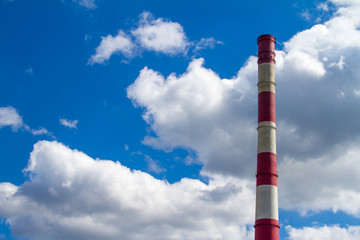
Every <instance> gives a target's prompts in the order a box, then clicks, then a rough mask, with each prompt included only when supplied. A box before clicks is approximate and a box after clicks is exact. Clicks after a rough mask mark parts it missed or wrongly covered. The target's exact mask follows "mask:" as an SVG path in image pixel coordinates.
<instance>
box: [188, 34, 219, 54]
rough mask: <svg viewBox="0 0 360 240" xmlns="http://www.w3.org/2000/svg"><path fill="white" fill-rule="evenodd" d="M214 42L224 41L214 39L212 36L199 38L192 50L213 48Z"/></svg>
mask: <svg viewBox="0 0 360 240" xmlns="http://www.w3.org/2000/svg"><path fill="white" fill-rule="evenodd" d="M216 44H224V43H223V42H222V41H219V40H216V39H215V38H214V37H209V38H201V39H200V41H198V42H197V43H196V44H195V49H194V51H199V50H201V49H205V48H214V47H215V45H216Z"/></svg>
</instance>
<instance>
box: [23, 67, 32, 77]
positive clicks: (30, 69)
mask: <svg viewBox="0 0 360 240" xmlns="http://www.w3.org/2000/svg"><path fill="white" fill-rule="evenodd" d="M25 72H26V73H27V74H29V75H30V76H33V75H34V70H33V68H32V67H28V68H27V69H26V70H25Z"/></svg>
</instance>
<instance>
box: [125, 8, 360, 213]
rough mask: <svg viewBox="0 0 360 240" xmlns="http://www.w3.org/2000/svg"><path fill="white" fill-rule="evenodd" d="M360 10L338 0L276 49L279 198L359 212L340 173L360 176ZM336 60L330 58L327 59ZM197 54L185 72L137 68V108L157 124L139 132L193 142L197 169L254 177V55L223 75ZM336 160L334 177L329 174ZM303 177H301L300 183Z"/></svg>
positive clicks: (162, 142)
mask: <svg viewBox="0 0 360 240" xmlns="http://www.w3.org/2000/svg"><path fill="white" fill-rule="evenodd" d="M358 12H360V6H359V5H351V6H350V7H346V6H342V7H341V8H339V10H338V11H337V12H336V13H335V14H334V16H333V17H332V18H331V19H330V20H329V21H327V22H325V23H324V24H318V25H315V26H313V27H312V28H310V29H308V30H305V31H302V32H299V33H297V34H296V35H295V36H293V37H292V38H291V39H290V40H289V41H287V42H285V43H284V46H285V47H284V49H283V50H279V51H277V58H276V61H277V71H276V74H277V77H276V78H277V119H278V122H277V127H278V140H277V144H278V162H279V176H280V178H279V181H280V183H279V184H282V185H283V189H284V193H282V190H280V194H283V195H282V197H281V199H282V200H281V201H280V203H281V205H280V206H281V207H283V208H287V209H294V208H295V209H300V210H301V211H303V212H306V211H310V210H312V211H318V210H324V209H327V210H328V209H331V210H333V211H339V210H341V211H345V212H347V213H349V214H353V215H355V216H359V209H358V208H357V207H356V206H357V204H355V202H356V201H358V200H359V196H360V189H358V188H357V186H355V185H354V184H351V183H349V181H348V179H345V178H344V177H341V176H349V177H354V179H357V176H356V173H354V171H355V170H354V169H357V165H356V162H357V161H356V155H352V153H353V152H355V153H358V152H359V148H358V147H356V146H354V145H352V144H350V143H352V142H357V141H358V140H359V139H360V129H359V128H358V127H357V126H358V120H359V119H360V111H357V110H356V109H357V106H359V104H360V102H359V98H358V97H356V95H357V92H356V89H360V82H359V80H358V79H359V78H360V70H359V68H358V62H359V61H360V57H359V56H360V30H359V26H360V17H359V16H360V15H359V14H358ZM345 59H346V64H345ZM333 62H334V63H336V64H335V65H334V66H336V67H332V66H329V63H333ZM202 64H203V60H202V59H195V60H193V61H192V62H191V63H190V64H189V66H188V69H187V70H186V72H185V73H183V74H181V75H176V74H170V75H169V76H168V77H164V76H163V75H162V74H161V73H159V72H156V71H154V70H152V69H149V68H147V67H145V68H144V69H142V70H141V72H140V74H139V76H138V78H137V79H136V80H135V82H134V83H133V84H132V85H131V86H130V87H129V88H128V90H127V91H128V97H129V98H130V99H132V101H133V102H134V103H135V106H140V107H143V108H144V109H145V112H144V115H143V118H144V119H145V121H147V123H149V124H150V126H151V128H152V130H153V131H154V133H155V136H146V137H145V138H144V141H143V142H144V143H145V144H148V145H150V146H153V147H156V148H160V149H166V150H169V149H171V148H173V147H177V146H180V147H186V148H191V149H193V150H195V151H196V153H197V155H198V159H199V160H200V161H201V162H202V163H204V168H203V170H202V173H203V174H209V173H212V174H213V173H218V174H224V175H229V174H230V175H236V176H238V177H251V178H252V179H254V171H255V162H256V161H255V160H254V158H256V157H255V156H256V135H257V133H256V120H257V119H256V109H257V106H256V105H257V94H256V91H257V89H256V83H257V64H256V58H255V57H250V58H249V59H248V61H247V63H246V64H245V66H244V67H243V68H242V69H240V71H239V72H238V74H237V75H236V76H234V77H233V78H232V79H222V78H221V77H219V76H218V75H217V74H216V73H215V72H213V71H212V70H211V69H206V68H204V67H203V66H202ZM339 93H340V96H343V97H341V98H339ZM339 149H342V150H339ZM341 154H343V155H345V156H347V157H348V159H344V158H343V157H342V156H343V155H341ZM320 163H321V164H320ZM327 164H328V165H327ZM341 164H343V165H341ZM354 164H355V165H356V166H353V165H354ZM341 166H342V167H341ZM320 167H321V168H320ZM299 169H302V170H303V173H304V174H302V171H299ZM320 169H321V172H320V173H319V171H320ZM335 169H337V170H338V172H336V174H335V175H336V176H338V177H337V178H336V179H337V181H339V183H335V182H334V181H332V180H331V179H329V177H330V176H333V175H334V171H335ZM348 173H350V174H348ZM296 174H297V175H299V176H298V178H296V177H294V176H297V175H296ZM305 176H306V177H305ZM300 177H302V178H306V179H305V180H306V184H304V186H302V187H299V182H301V181H304V180H301V179H300ZM359 180H360V179H359ZM334 184H335V185H336V184H337V185H336V186H339V187H338V188H333V185H334ZM308 186H310V187H311V189H310V190H311V191H309V189H308ZM319 193H321V194H319ZM295 196H296V199H295Z"/></svg>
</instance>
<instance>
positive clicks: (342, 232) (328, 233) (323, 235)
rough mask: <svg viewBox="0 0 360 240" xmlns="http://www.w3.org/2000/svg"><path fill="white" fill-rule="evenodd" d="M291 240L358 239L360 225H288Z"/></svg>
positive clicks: (359, 236)
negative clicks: (297, 227)
mask: <svg viewBox="0 0 360 240" xmlns="http://www.w3.org/2000/svg"><path fill="white" fill-rule="evenodd" d="M286 230H287V232H288V233H289V240H339V239H346V240H357V239H359V238H360V226H348V227H346V228H342V227H340V226H337V225H333V226H318V227H304V228H301V229H296V228H293V227H289V226H288V227H286Z"/></svg>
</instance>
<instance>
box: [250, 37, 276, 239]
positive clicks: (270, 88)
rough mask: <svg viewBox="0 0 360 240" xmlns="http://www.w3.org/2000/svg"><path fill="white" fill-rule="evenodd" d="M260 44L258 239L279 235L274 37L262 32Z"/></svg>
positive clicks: (257, 181)
mask: <svg viewBox="0 0 360 240" xmlns="http://www.w3.org/2000/svg"><path fill="white" fill-rule="evenodd" d="M257 44H258V150H257V172H256V213H255V240H278V239H279V228H280V226H279V213H278V212H279V211H278V188H277V178H278V175H277V169H276V125H275V85H276V84H275V38H274V37H273V36H271V35H261V36H260V37H258V39H257Z"/></svg>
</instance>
